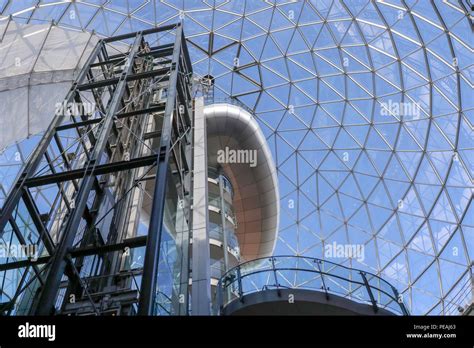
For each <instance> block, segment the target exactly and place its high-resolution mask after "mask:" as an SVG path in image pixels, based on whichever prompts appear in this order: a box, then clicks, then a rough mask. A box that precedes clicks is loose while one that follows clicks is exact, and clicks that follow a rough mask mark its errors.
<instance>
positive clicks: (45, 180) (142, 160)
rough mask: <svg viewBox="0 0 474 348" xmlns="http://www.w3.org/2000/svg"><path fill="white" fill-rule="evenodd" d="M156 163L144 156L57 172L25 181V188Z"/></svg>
mask: <svg viewBox="0 0 474 348" xmlns="http://www.w3.org/2000/svg"><path fill="white" fill-rule="evenodd" d="M154 163H156V155H150V156H144V157H139V158H133V159H131V160H129V161H117V162H112V163H106V164H101V165H97V166H95V167H86V168H80V169H74V170H68V171H65V172H59V173H55V174H48V175H43V176H38V177H35V178H30V179H28V180H26V181H25V185H26V186H27V187H37V186H44V185H50V184H56V183H59V182H63V181H71V180H75V179H81V178H83V177H84V176H85V175H89V176H91V175H95V176H97V175H104V174H109V173H115V172H120V171H123V170H128V169H133V168H139V167H145V166H149V165H152V164H154Z"/></svg>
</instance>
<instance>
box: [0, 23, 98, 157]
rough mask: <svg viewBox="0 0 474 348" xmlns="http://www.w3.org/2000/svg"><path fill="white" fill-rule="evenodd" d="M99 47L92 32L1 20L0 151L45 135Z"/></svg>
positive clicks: (51, 25)
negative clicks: (85, 63) (28, 138)
mask: <svg viewBox="0 0 474 348" xmlns="http://www.w3.org/2000/svg"><path fill="white" fill-rule="evenodd" d="M97 41H98V38H97V36H96V35H95V34H94V33H90V32H79V31H71V30H65V29H62V28H59V27H57V26H55V25H53V24H47V25H44V24H18V23H16V22H14V21H12V20H9V19H8V18H1V19H0V100H1V102H0V115H1V116H0V149H3V148H4V147H6V146H9V145H11V144H13V143H15V142H17V141H20V140H22V139H25V138H27V137H28V136H30V135H32V134H37V133H39V132H42V131H44V130H45V129H46V127H47V126H48V125H49V123H50V122H51V119H52V118H53V117H54V113H55V109H56V105H57V103H61V102H62V101H63V100H64V97H65V95H66V93H67V91H68V90H69V89H70V88H71V83H72V81H73V80H74V77H75V74H76V73H77V72H78V71H79V69H80V68H81V67H82V65H83V63H84V61H85V60H86V59H87V58H88V56H89V55H90V53H91V51H92V49H93V48H94V46H95V45H96V43H97ZM89 102H92V101H89ZM11 122H15V127H8V125H9V124H11Z"/></svg>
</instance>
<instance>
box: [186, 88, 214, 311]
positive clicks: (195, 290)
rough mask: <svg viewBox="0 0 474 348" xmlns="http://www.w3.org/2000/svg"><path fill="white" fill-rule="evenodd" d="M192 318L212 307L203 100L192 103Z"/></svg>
mask: <svg viewBox="0 0 474 348" xmlns="http://www.w3.org/2000/svg"><path fill="white" fill-rule="evenodd" d="M194 109H195V111H194V130H193V145H194V148H193V163H194V168H193V198H192V202H193V211H192V214H193V217H192V222H193V224H192V231H193V232H192V233H193V236H192V237H193V244H192V255H193V257H192V266H191V270H192V288H191V292H192V293H191V311H192V315H209V314H210V304H211V262H210V259H211V252H210V248H209V211H208V209H209V208H208V202H209V194H208V181H207V180H208V176H207V174H208V173H207V172H208V166H207V133H206V116H205V115H204V98H203V97H199V98H196V99H195V101H194Z"/></svg>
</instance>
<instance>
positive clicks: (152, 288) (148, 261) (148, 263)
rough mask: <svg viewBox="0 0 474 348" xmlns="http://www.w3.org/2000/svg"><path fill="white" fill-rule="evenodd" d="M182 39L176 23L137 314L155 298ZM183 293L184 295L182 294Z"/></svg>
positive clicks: (148, 310)
mask: <svg viewBox="0 0 474 348" xmlns="http://www.w3.org/2000/svg"><path fill="white" fill-rule="evenodd" d="M182 39H183V27H182V25H181V24H179V25H178V27H177V30H176V40H175V44H174V48H173V58H172V63H171V76H170V84H169V86H170V89H169V90H168V98H167V101H166V108H165V114H164V120H163V127H162V133H161V134H162V136H161V139H160V149H159V153H158V162H157V173H156V179H155V189H154V192H153V205H152V208H151V214H150V215H151V217H150V224H149V228H148V239H147V243H146V250H145V258H144V264H143V276H142V282H141V286H140V300H139V304H138V315H153V314H154V304H155V297H156V282H157V279H158V263H159V260H160V243H161V235H162V230H163V223H162V222H163V212H164V207H165V198H166V186H167V185H166V181H167V180H166V179H167V175H168V162H169V156H170V147H171V135H172V127H173V117H174V112H175V104H176V97H177V94H176V89H177V87H178V86H177V83H178V73H179V69H180V58H181V57H180V54H181V43H182ZM186 295H187V294H186Z"/></svg>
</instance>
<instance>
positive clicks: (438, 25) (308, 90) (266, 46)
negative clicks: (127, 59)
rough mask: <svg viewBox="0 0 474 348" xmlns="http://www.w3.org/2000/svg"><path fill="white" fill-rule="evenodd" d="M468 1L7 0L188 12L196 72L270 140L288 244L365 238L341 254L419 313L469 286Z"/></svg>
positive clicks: (142, 18)
mask: <svg viewBox="0 0 474 348" xmlns="http://www.w3.org/2000/svg"><path fill="white" fill-rule="evenodd" d="M470 7H471V4H470V2H469V1H455V0H453V1H436V0H432V1H422V0H420V1H416V0H413V1H406V0H399V1H397V0H393V1H392V0H384V1H369V0H355V1H337V0H336V1H330V0H326V1H324V0H323V1H319V0H318V1H244V0H238V1H226V0H219V1H218V0H215V1H214V0H208V1H206V0H205V1H197V0H196V1H188V0H186V1H178V0H176V1H172V0H169V1H168V0H164V1H158V0H156V1H132V0H129V1H101V0H94V1H92V0H91V1H81V2H54V1H37V0H31V1H21V2H17V1H0V13H1V14H2V15H3V16H9V15H11V16H12V17H11V20H15V21H19V22H23V23H24V22H27V23H45V22H49V21H54V22H55V23H56V24H57V25H59V26H62V27H68V28H72V29H81V30H95V31H97V32H98V33H99V34H102V35H104V36H111V35H117V34H121V33H124V32H130V31H136V30H141V29H143V28H149V27H153V26H156V25H162V24H167V23H171V22H173V21H177V20H182V21H183V23H184V28H185V32H186V35H187V36H186V38H187V42H188V46H189V51H190V56H191V58H192V61H193V69H194V71H195V73H197V74H199V75H201V76H206V75H210V76H212V77H214V79H215V94H216V98H218V97H224V98H228V97H230V98H235V99H238V100H239V101H240V102H242V103H244V104H245V105H246V106H247V107H249V108H251V109H252V110H254V112H255V114H256V117H257V119H258V120H259V123H260V125H261V128H262V130H263V132H264V134H265V135H266V136H267V139H268V143H269V145H270V147H271V149H272V151H273V155H274V158H275V162H276V165H277V167H278V169H279V184H280V193H281V207H282V214H281V218H280V226H281V227H280V234H279V243H278V245H277V248H276V251H275V254H277V255H278V254H295V255H304V256H311V257H318V258H324V257H325V255H324V248H325V245H328V244H331V243H333V242H336V243H339V244H347V243H349V244H354V243H356V244H363V245H364V246H365V259H364V260H363V261H358V260H356V259H351V258H348V259H341V260H340V261H341V262H342V263H343V264H344V265H347V266H350V267H356V268H361V269H367V270H368V271H371V272H374V273H376V274H379V275H381V276H382V277H384V278H385V279H387V280H388V281H390V282H391V283H392V284H394V285H395V287H397V288H398V289H399V290H400V291H401V292H402V293H403V296H404V298H405V302H406V303H407V305H408V307H409V310H410V312H411V313H413V314H455V313H457V307H458V306H462V305H464V304H466V301H469V292H470V291H472V290H470V289H471V287H472V262H473V260H474V210H473V209H474V208H473V205H472V193H473V177H474V169H473V168H474V162H473V158H474V156H473V151H472V150H473V110H472V108H473V105H472V100H473V98H472V77H473V75H472V74H473V67H472V61H473V59H472V57H473V51H472V47H471V43H470V40H469V35H472V31H471V27H472V16H471V10H472V9H471V8H470ZM8 20H10V19H4V20H3V21H0V33H1V28H2V24H1V23H2V22H3V23H5V22H7V21H8ZM394 105H397V106H398V110H396V109H394V108H393V106H394ZM404 106H408V107H410V106H411V107H413V106H414V107H415V109H410V108H408V109H406V110H404V111H408V112H405V113H403V112H400V109H402V110H403V109H404ZM414 110H415V111H414Z"/></svg>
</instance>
